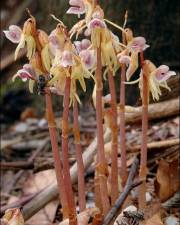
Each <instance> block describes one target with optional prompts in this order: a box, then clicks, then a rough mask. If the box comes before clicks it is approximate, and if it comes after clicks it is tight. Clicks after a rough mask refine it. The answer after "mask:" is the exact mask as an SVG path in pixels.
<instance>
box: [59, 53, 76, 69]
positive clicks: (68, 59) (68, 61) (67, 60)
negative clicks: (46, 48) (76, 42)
mask: <svg viewBox="0 0 180 225" xmlns="http://www.w3.org/2000/svg"><path fill="white" fill-rule="evenodd" d="M73 64H74V63H73V56H72V53H71V52H70V51H66V50H65V51H63V53H62V57H61V62H60V65H61V66H63V67H67V66H73Z"/></svg>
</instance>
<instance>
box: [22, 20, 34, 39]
mask: <svg viewBox="0 0 180 225" xmlns="http://www.w3.org/2000/svg"><path fill="white" fill-rule="evenodd" d="M35 32H36V20H35V18H34V17H31V18H29V19H28V20H26V22H25V23H24V26H23V33H24V34H26V35H32V36H33V35H35Z"/></svg>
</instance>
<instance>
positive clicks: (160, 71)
mask: <svg viewBox="0 0 180 225" xmlns="http://www.w3.org/2000/svg"><path fill="white" fill-rule="evenodd" d="M174 75H176V73H175V72H174V71H170V70H169V67H168V66H166V65H161V66H159V67H158V68H157V69H156V73H155V77H156V79H157V80H158V81H159V82H163V81H166V80H167V79H169V78H170V77H171V76H174Z"/></svg>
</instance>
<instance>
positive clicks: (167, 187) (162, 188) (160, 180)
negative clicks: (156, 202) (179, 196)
mask: <svg viewBox="0 0 180 225" xmlns="http://www.w3.org/2000/svg"><path fill="white" fill-rule="evenodd" d="M178 189H179V167H178V160H177V159H175V160H173V161H172V162H167V161H165V160H161V161H159V163H158V170H157V174H156V182H155V190H156V193H157V194H158V196H159V198H160V199H161V201H165V200H167V199H168V198H169V197H171V196H172V195H173V194H174V193H175V192H176V191H178Z"/></svg>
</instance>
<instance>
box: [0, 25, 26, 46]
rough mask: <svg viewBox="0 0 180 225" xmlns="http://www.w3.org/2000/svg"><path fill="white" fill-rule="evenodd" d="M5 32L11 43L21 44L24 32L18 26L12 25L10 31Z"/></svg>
mask: <svg viewBox="0 0 180 225" xmlns="http://www.w3.org/2000/svg"><path fill="white" fill-rule="evenodd" d="M3 32H4V34H5V36H6V38H7V39H9V40H10V41H11V42H13V43H15V44H17V43H19V42H20V39H21V33H22V30H21V28H20V27H18V26H16V25H10V26H9V30H4V31H3Z"/></svg>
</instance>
